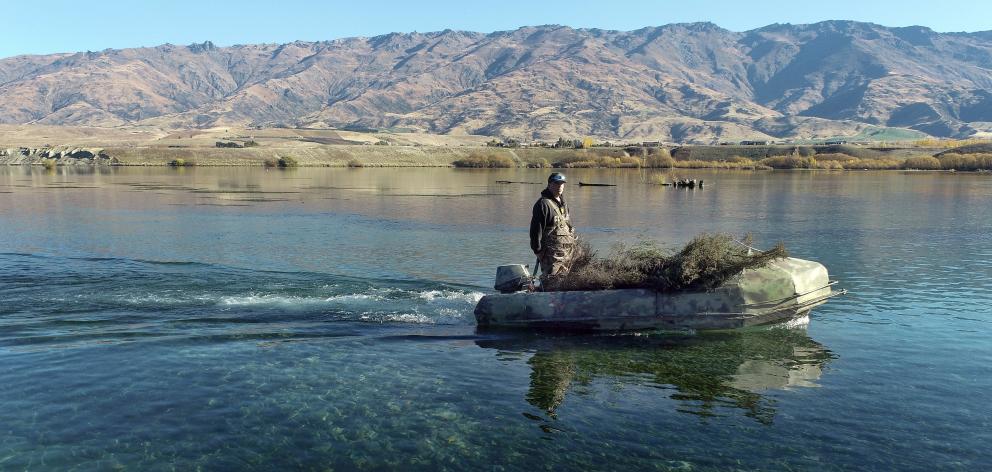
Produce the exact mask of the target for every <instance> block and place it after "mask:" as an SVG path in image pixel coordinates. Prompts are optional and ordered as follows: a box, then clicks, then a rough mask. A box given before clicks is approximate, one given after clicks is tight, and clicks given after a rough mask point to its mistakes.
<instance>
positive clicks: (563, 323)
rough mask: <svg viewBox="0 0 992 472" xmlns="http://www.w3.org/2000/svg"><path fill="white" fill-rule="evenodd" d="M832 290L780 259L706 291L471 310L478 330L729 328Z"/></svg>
mask: <svg viewBox="0 0 992 472" xmlns="http://www.w3.org/2000/svg"><path fill="white" fill-rule="evenodd" d="M832 284H833V283H832V282H830V280H829V275H828V274H827V269H826V267H824V266H823V265H822V264H819V263H817V262H813V261H806V260H802V259H796V258H786V259H781V260H777V261H774V262H772V263H770V264H768V265H767V266H765V267H762V268H760V269H755V270H746V271H744V272H742V273H740V274H738V275H736V276H734V277H732V278H731V279H730V280H728V281H727V282H726V283H724V284H723V285H721V286H720V287H718V288H716V289H715V290H713V291H708V292H685V293H660V292H656V291H653V290H647V289H624V290H599V291H576V292H516V293H509V294H496V295H486V296H484V297H482V299H481V300H479V304H478V305H476V307H475V319H476V321H477V322H478V326H479V327H480V328H528V329H552V330H581V331H622V330H644V329H694V330H713V329H735V328H743V327H747V326H753V325H760V324H768V323H777V322H782V321H787V320H789V319H792V318H796V317H799V316H803V315H805V314H807V313H808V312H809V311H810V310H811V309H813V308H814V307H816V306H819V305H821V304H823V303H825V302H826V300H827V299H829V298H831V297H833V296H836V295H840V294H842V293H844V292H843V291H839V292H838V291H834V290H832V289H831V285H832Z"/></svg>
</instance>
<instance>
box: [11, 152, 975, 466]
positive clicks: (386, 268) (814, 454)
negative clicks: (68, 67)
mask: <svg viewBox="0 0 992 472" xmlns="http://www.w3.org/2000/svg"><path fill="white" fill-rule="evenodd" d="M546 174H547V173H546V171H539V170H524V169H520V170H517V169H514V170H455V169H298V170H290V171H265V170H263V169H247V168H230V169H229V168H193V169H183V170H175V169H162V168H148V169H142V168H137V169H132V168H114V169H99V170H96V171H94V170H70V169H58V170H57V171H56V172H49V171H45V170H43V169H40V168H30V169H28V168H23V167H0V470H24V469H28V470H105V469H115V468H126V469H129V470H169V469H178V470H191V469H194V468H202V469H205V470H255V469H261V470H274V469H282V468H292V469H316V470H358V469H375V470H382V469H401V470H438V469H442V470H481V469H485V470H526V471H530V470H535V469H549V470H565V469H571V470H588V469H608V470H623V469H627V468H634V469H652V470H986V469H988V468H989V467H990V466H992V448H990V446H989V444H992V335H990V328H992V263H990V261H992V175H988V174H975V175H964V174H957V175H955V174H935V173H901V172H887V173H885V172H883V173H874V172H864V173H855V172H847V173H841V172H816V173H813V172H729V171H724V172H705V171H696V172H688V171H683V172H682V174H684V176H687V177H695V178H703V179H705V181H706V186H705V188H703V189H696V190H679V189H672V188H668V187H661V186H656V185H649V184H647V183H646V182H647V181H648V180H650V176H651V174H650V173H648V172H642V171H636V170H583V171H580V170H573V171H571V172H568V176H569V179H570V182H573V184H571V185H569V186H568V188H567V189H566V196H567V198H568V199H569V202H570V205H571V207H572V212H573V219H574V221H575V223H576V225H577V227H578V228H579V231H580V233H581V234H582V236H583V237H584V238H586V239H587V240H589V241H591V242H592V243H593V245H594V246H595V247H596V248H597V249H599V250H601V251H607V250H608V248H609V247H610V245H611V244H612V243H613V242H615V241H636V240H638V239H641V238H651V239H658V240H662V241H666V242H668V243H670V244H672V245H677V244H682V243H685V242H686V241H687V240H688V239H690V238H691V237H692V236H693V235H695V234H697V233H699V232H703V231H710V232H716V231H719V232H730V233H733V234H743V233H745V232H750V233H752V234H753V236H754V244H755V245H757V246H764V247H768V246H771V245H773V244H774V243H776V242H778V241H784V242H785V243H786V246H787V247H788V249H789V250H790V252H791V253H792V254H793V255H794V256H797V257H802V258H807V259H813V260H817V261H820V262H822V263H824V264H825V265H826V266H827V267H828V268H829V269H830V271H831V276H832V278H835V279H837V280H839V281H840V287H843V288H846V289H848V290H850V292H851V293H850V294H849V295H847V296H844V297H841V298H838V299H834V300H832V301H830V302H828V303H827V304H826V305H825V306H823V307H820V308H818V309H816V310H815V311H814V312H813V313H812V314H811V315H810V317H809V323H808V325H807V326H802V325H800V326H793V327H775V328H765V329H758V330H750V331H746V332H733V333H719V334H692V333H661V334H659V333H641V334H640V335H629V334H628V335H602V336H550V335H526V334H508V333H500V334H490V333H477V332H476V329H475V321H474V318H473V316H472V310H473V308H474V305H475V303H476V302H477V301H478V299H479V298H480V297H481V296H482V295H483V294H485V293H490V292H491V288H490V287H491V286H492V282H493V276H494V274H495V267H496V266H498V265H502V264H507V263H531V264H532V263H533V261H532V255H531V253H530V251H529V247H528V241H527V225H528V222H529V218H530V208H531V205H532V204H533V202H534V200H535V199H536V198H537V196H538V193H539V191H540V190H541V188H542V185H541V184H539V183H540V182H543V181H544V179H545V178H546ZM497 180H511V181H516V182H537V183H538V184H527V183H514V184H500V183H497V182H496V181H497ZM577 181H584V182H597V183H611V184H617V186H616V187H579V186H576V185H574V183H575V182H577Z"/></svg>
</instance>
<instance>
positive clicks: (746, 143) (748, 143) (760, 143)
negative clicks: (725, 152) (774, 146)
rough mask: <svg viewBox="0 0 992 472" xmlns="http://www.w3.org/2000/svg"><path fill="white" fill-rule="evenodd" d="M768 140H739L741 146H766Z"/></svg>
mask: <svg viewBox="0 0 992 472" xmlns="http://www.w3.org/2000/svg"><path fill="white" fill-rule="evenodd" d="M767 145H768V141H741V146H767Z"/></svg>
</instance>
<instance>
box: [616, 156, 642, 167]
mask: <svg viewBox="0 0 992 472" xmlns="http://www.w3.org/2000/svg"><path fill="white" fill-rule="evenodd" d="M643 164H644V163H643V161H641V158H640V157H621V158H620V167H635V168H637V167H643Z"/></svg>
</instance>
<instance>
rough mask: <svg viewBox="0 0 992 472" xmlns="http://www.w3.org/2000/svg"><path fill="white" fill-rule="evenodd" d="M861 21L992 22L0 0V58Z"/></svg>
mask: <svg viewBox="0 0 992 472" xmlns="http://www.w3.org/2000/svg"><path fill="white" fill-rule="evenodd" d="M824 20H856V21H868V22H872V23H878V24H881V25H885V26H910V25H922V26H927V27H930V28H932V29H934V30H936V31H941V32H949V31H969V32H972V31H987V30H992V2H990V1H986V0H943V1H939V2H938V1H934V0H927V1H921V0H898V1H897V0H830V1H824V0H819V1H807V0H791V1H782V0H767V1H766V0H751V1H746V0H739V1H728V0H713V1H700V0H695V1H693V0H680V1H669V0H655V1H649V0H611V1H587V0H569V1H558V0H548V1H542V0H528V1H521V0H489V1H484V2H473V1H471V0H462V1H454V0H438V1H417V0H406V1H392V0H380V1H375V0H365V1H361V0H350V1H337V0H326V1H302V0H267V1H257V0H241V1H228V0H198V1H190V0H168V1H161V0H144V1H141V0H139V1H135V0H107V1H87V0H74V1H66V0H0V57H9V56H15V55H20V54H51V53H56V52H78V51H99V50H102V49H106V48H114V49H120V48H130V47H142V46H157V45H160V44H164V43H172V44H191V43H194V42H196V43H200V42H203V41H207V40H209V41H212V42H213V43H214V44H216V45H218V46H230V45H232V44H254V43H287V42H291V41H295V40H303V41H323V40H330V39H337V38H345V37H352V36H376V35H379V34H385V33H390V32H403V33H407V32H412V31H419V32H428V31H440V30H444V29H448V28H450V29H455V30H469V31H478V32H484V33H489V32H493V31H501V30H511V29H516V28H519V27H521V26H533V25H545V24H559V25H567V26H571V27H575V28H601V29H613V30H625V31H626V30H634V29H638V28H642V27H645V26H660V25H665V24H669V23H682V22H694V21H709V22H712V23H715V24H717V25H719V26H721V27H724V28H727V29H730V30H733V31H746V30H749V29H754V28H759V27H762V26H765V25H769V24H772V23H793V24H800V23H815V22H818V21H824Z"/></svg>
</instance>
